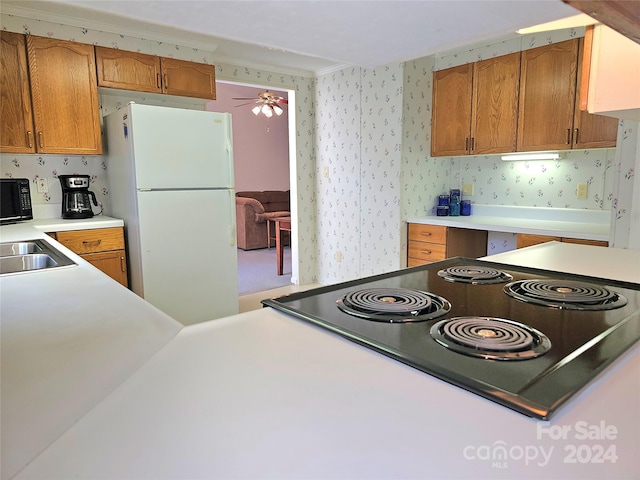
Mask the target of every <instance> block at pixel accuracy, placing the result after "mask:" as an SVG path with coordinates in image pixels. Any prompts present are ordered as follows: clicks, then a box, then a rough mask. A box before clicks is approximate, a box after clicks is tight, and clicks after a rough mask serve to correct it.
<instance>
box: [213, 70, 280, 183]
mask: <svg viewBox="0 0 640 480" xmlns="http://www.w3.org/2000/svg"><path fill="white" fill-rule="evenodd" d="M264 90H265V89H264V88H255V87H247V86H243V85H237V84H236V85H234V84H230V83H225V82H217V84H216V97H217V100H213V101H211V102H209V103H207V107H206V108H207V110H210V111H213V112H227V113H230V114H231V116H232V119H233V158H234V161H233V163H234V169H235V187H236V191H237V192H242V191H248V190H251V191H254V190H289V128H288V122H289V118H288V116H289V114H288V108H287V107H286V106H284V108H283V110H284V112H283V114H282V115H281V116H279V117H278V116H275V115H274V116H273V117H271V118H267V117H265V116H264V115H262V114H260V115H257V116H256V115H254V114H253V113H252V112H251V109H252V108H253V106H255V104H254V103H252V101H251V100H234V98H249V97H251V98H257V97H258V94H259V93H260V92H263V91H264ZM270 91H271V92H273V93H274V94H275V95H279V96H281V97H284V98H287V92H286V91H279V90H273V89H271V90H270ZM246 103H249V105H243V104H246Z"/></svg>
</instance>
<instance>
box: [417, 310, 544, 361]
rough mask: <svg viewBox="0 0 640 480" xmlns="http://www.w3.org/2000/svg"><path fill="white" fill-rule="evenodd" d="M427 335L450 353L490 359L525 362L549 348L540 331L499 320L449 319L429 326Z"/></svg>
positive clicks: (489, 318)
mask: <svg viewBox="0 0 640 480" xmlns="http://www.w3.org/2000/svg"><path fill="white" fill-rule="evenodd" d="M430 333H431V336H432V337H433V339H434V340H435V341H436V342H438V343H439V344H441V345H443V346H445V347H446V348H448V349H450V350H453V351H455V352H458V353H462V354H464V355H469V356H472V357H481V358H485V359H491V360H528V359H531V358H536V357H539V356H540V355H544V354H545V353H546V352H547V351H549V349H550V348H551V341H550V340H549V338H547V336H546V335H544V334H543V333H542V332H539V331H538V330H535V329H533V328H531V327H528V326H526V325H523V324H522V323H518V322H514V321H512V320H505V319H502V318H493V317H455V318H450V319H446V320H442V321H440V322H438V323H436V324H435V325H433V327H431V332H430Z"/></svg>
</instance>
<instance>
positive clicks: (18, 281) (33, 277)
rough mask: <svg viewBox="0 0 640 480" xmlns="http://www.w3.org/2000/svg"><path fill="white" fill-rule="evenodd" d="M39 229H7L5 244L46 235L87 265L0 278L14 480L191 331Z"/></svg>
mask: <svg viewBox="0 0 640 480" xmlns="http://www.w3.org/2000/svg"><path fill="white" fill-rule="evenodd" d="M101 220H104V219H101ZM112 220H115V219H111V220H109V221H108V222H107V224H108V225H110V226H112ZM65 222H66V221H65ZM72 222H73V223H71V224H74V225H76V227H74V228H73V229H76V228H77V226H78V223H77V222H83V225H86V224H90V225H91V227H89V228H100V227H98V226H97V223H96V222H84V221H81V220H76V221H72ZM34 224H35V225H34ZM54 224H55V222H51V223H49V224H47V225H51V226H53V225H54ZM71 224H70V225H71ZM39 225H41V224H40V223H38V222H37V221H34V222H26V223H22V224H16V225H6V226H2V227H0V240H1V241H3V242H4V241H14V240H25V239H36V238H41V239H43V240H44V241H46V242H48V243H50V244H51V245H53V246H54V247H55V248H57V249H58V250H60V251H61V252H62V253H64V254H65V255H66V256H68V257H69V258H71V259H72V260H73V261H74V262H76V263H77V264H78V265H77V266H72V267H64V268H56V269H51V270H47V271H39V272H28V273H20V274H15V275H2V276H0V322H1V328H2V336H1V339H0V340H1V345H0V348H1V350H0V355H1V357H0V358H1V359H2V361H1V375H2V379H1V380H2V390H1V392H0V393H1V405H2V424H1V427H2V428H1V440H2V462H1V468H2V470H1V475H0V476H1V477H2V478H11V477H12V476H13V475H14V474H15V473H16V472H17V471H19V470H20V469H21V468H22V467H23V466H24V465H25V464H26V463H27V462H28V461H29V460H31V459H32V458H34V457H35V456H36V455H37V454H38V453H39V452H41V451H42V450H44V449H45V448H46V447H47V446H49V445H50V444H51V443H52V442H53V441H54V440H55V439H56V438H58V437H59V436H60V435H61V434H62V433H63V432H65V431H66V430H67V429H68V428H70V427H71V426H72V425H73V424H74V423H75V422H76V421H78V420H79V419H80V418H81V417H82V416H83V415H84V414H85V413H87V412H89V411H90V410H91V409H92V408H93V407H94V406H95V405H96V404H97V403H99V402H100V401H101V400H102V399H103V398H104V397H105V396H107V395H108V394H109V393H110V392H111V391H112V390H113V389H114V388H116V387H117V386H118V385H119V384H120V383H121V382H122V381H124V380H125V379H126V378H128V377H129V376H130V375H131V374H132V373H133V372H134V371H135V370H136V369H138V368H139V367H140V366H141V365H142V364H143V363H144V362H145V361H147V360H148V359H149V358H150V357H151V356H152V355H153V354H154V353H155V352H156V351H158V350H159V349H160V348H161V347H162V346H164V345H165V344H166V343H167V342H168V341H169V340H170V339H171V338H173V337H174V336H175V335H176V334H177V333H178V331H179V330H180V329H181V328H182V325H181V324H179V323H178V322H176V321H175V320H173V319H172V318H170V317H168V316H167V315H165V314H164V313H162V312H160V311H159V310H157V309H156V308H155V307H153V306H151V305H150V304H148V303H147V302H145V301H144V300H142V299H141V298H140V297H138V296H137V295H135V294H134V293H133V292H131V291H130V290H127V289H126V288H124V287H123V286H122V285H120V284H119V283H117V282H116V281H114V280H112V279H111V278H110V277H108V276H107V275H105V274H104V273H102V272H101V271H99V270H98V269H96V268H95V267H93V266H92V265H90V264H89V263H87V262H86V261H85V260H83V259H82V258H80V257H79V256H78V255H76V254H74V253H73V252H72V251H70V250H69V249H67V248H65V247H64V246H63V245H61V244H60V243H58V242H56V241H55V240H53V239H52V238H50V237H49V236H47V235H45V234H44V233H43V232H42V231H41V230H39V229H38V228H37V227H39ZM102 225H103V223H100V226H102ZM46 228H47V226H45V229H46ZM55 231H60V228H59V227H58V226H57V225H55Z"/></svg>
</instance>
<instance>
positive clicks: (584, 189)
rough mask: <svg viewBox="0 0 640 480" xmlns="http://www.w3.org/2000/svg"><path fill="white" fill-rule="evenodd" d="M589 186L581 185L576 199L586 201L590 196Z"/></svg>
mask: <svg viewBox="0 0 640 480" xmlns="http://www.w3.org/2000/svg"><path fill="white" fill-rule="evenodd" d="M588 192H589V185H588V184H587V183H579V184H578V188H577V190H576V197H577V198H579V199H582V200H584V199H585V198H587V197H588V196H589V194H588Z"/></svg>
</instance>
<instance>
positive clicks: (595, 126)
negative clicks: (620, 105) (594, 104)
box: [572, 27, 619, 149]
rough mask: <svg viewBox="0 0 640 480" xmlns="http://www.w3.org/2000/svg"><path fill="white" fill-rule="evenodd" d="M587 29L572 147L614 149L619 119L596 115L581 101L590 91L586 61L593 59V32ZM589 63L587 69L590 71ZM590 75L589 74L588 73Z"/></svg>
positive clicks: (580, 61) (579, 61) (582, 49)
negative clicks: (587, 90)
mask: <svg viewBox="0 0 640 480" xmlns="http://www.w3.org/2000/svg"><path fill="white" fill-rule="evenodd" d="M592 31H593V27H591V28H590V29H589V28H588V29H587V34H586V35H585V38H581V39H580V52H579V54H578V91H577V92H576V109H575V117H574V119H573V143H572V147H573V148H576V149H580V148H614V147H615V146H616V141H617V138H618V123H619V121H618V119H617V118H613V117H606V116H604V115H594V114H591V113H588V112H587V111H586V109H587V106H586V101H585V102H584V103H583V102H582V101H581V98H582V96H583V95H582V93H583V89H588V82H585V81H583V79H584V75H583V73H584V69H585V61H587V62H588V60H585V59H588V58H589V57H591V51H590V50H591V41H592V40H591V32H592ZM588 68H589V67H588V63H587V66H586V69H588ZM586 74H587V75H588V72H586Z"/></svg>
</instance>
